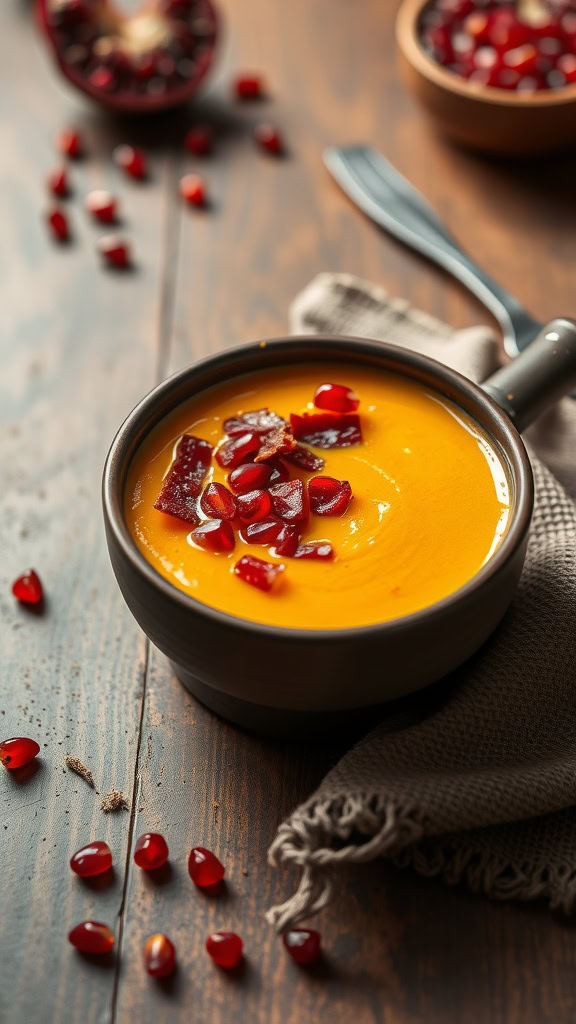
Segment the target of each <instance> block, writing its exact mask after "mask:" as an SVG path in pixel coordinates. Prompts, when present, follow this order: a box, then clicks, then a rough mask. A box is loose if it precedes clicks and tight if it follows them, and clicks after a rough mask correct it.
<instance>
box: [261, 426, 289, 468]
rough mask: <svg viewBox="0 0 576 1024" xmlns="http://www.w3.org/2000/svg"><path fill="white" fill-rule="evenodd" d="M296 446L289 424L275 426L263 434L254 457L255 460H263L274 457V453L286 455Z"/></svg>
mask: <svg viewBox="0 0 576 1024" xmlns="http://www.w3.org/2000/svg"><path fill="white" fill-rule="evenodd" d="M295 448H296V441H295V440H294V437H293V436H292V431H291V430H290V427H289V426H282V427H277V428H276V429H275V430H271V431H270V433H269V434H265V435H264V437H263V439H262V447H261V448H260V451H259V452H258V455H257V456H256V458H255V459H254V461H255V462H265V461H266V460H267V459H271V458H274V456H275V455H286V454H287V453H288V452H291V451H293V450H294V449H295Z"/></svg>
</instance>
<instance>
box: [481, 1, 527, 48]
mask: <svg viewBox="0 0 576 1024" xmlns="http://www.w3.org/2000/svg"><path fill="white" fill-rule="evenodd" d="M490 21H491V24H490V30H489V40H490V42H491V44H492V46H495V47H496V49H497V50H509V49H511V48H512V47H514V46H521V45H522V43H525V42H526V40H527V38H528V36H529V33H528V29H527V26H526V25H525V24H523V22H521V21H520V20H519V19H518V17H517V15H516V12H515V11H513V10H511V9H510V8H500V9H499V10H497V11H494V12H493V14H492V15H491V18H490Z"/></svg>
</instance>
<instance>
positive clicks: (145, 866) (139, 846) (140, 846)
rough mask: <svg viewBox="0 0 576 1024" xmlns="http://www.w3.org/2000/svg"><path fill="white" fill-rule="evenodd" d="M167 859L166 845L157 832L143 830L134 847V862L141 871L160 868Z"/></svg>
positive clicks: (162, 837)
mask: <svg viewBox="0 0 576 1024" xmlns="http://www.w3.org/2000/svg"><path fill="white" fill-rule="evenodd" d="M167 860H168V845H167V843H166V840H165V839H164V836H161V835H160V833H159V832H145V833H144V835H143V836H140V838H139V839H138V841H137V842H136V845H135V847H134V863H135V864H137V865H138V867H139V868H142V870H143V871H153V870H154V869H155V868H161V867H162V865H163V864H165V863H166V861H167Z"/></svg>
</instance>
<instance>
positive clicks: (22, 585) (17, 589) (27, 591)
mask: <svg viewBox="0 0 576 1024" xmlns="http://www.w3.org/2000/svg"><path fill="white" fill-rule="evenodd" d="M12 593H13V594H14V597H15V598H16V599H17V600H18V601H20V603H21V604H40V602H41V601H42V599H43V597H44V588H43V586H42V582H41V580H40V577H39V576H38V573H36V572H35V571H34V569H26V572H23V573H22V575H21V576H19V577H18V579H17V580H14V583H13V584H12Z"/></svg>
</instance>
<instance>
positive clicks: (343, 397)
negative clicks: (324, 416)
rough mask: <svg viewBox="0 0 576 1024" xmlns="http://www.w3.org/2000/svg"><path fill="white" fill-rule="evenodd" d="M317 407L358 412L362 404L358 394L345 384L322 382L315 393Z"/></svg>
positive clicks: (332, 410) (335, 410) (333, 410)
mask: <svg viewBox="0 0 576 1024" xmlns="http://www.w3.org/2000/svg"><path fill="white" fill-rule="evenodd" d="M314 405H315V406H316V408H317V409H328V410H329V411H330V412H356V409H357V408H358V406H359V405H360V399H359V398H358V395H357V394H355V392H354V391H352V388H347V387H345V386H344V384H321V385H320V387H319V388H316V392H315V394H314Z"/></svg>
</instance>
